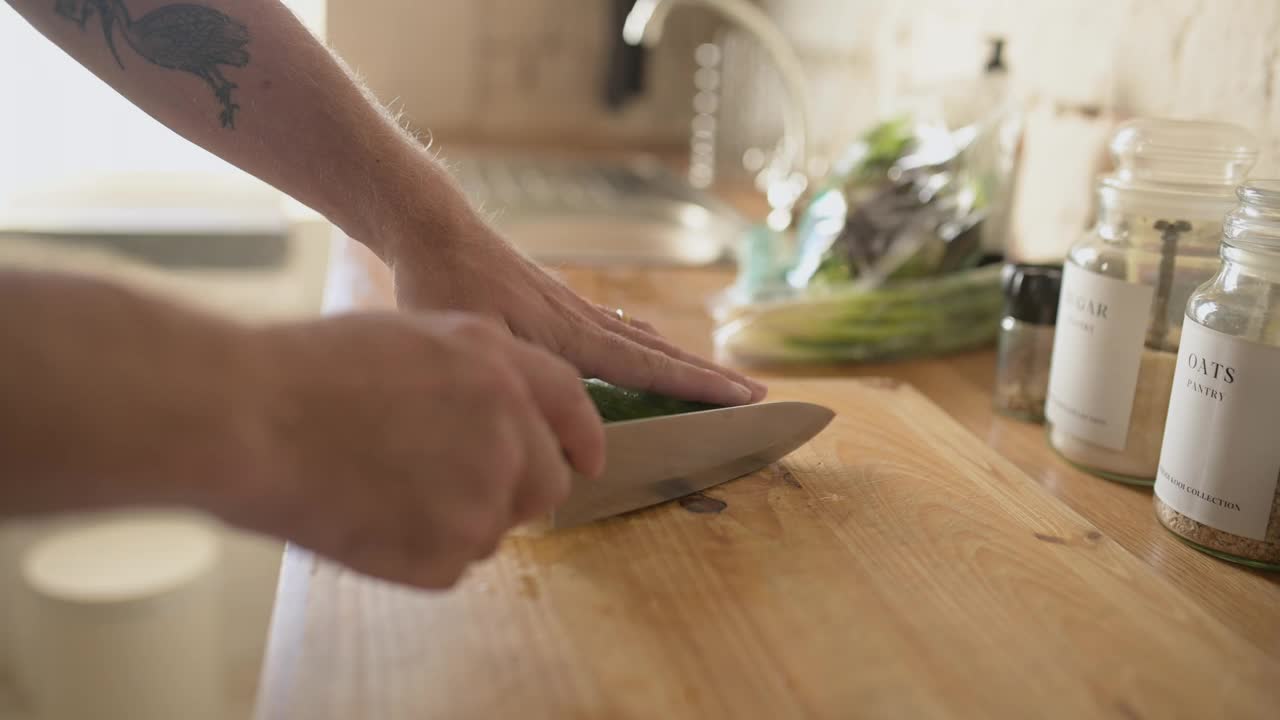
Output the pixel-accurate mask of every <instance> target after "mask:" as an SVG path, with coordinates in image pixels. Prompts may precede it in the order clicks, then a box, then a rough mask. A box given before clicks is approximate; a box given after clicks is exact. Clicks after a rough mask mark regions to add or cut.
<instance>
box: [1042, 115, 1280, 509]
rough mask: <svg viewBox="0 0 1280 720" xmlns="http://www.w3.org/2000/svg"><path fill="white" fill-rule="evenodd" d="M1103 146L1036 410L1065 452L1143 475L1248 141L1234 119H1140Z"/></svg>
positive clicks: (1136, 478)
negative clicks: (1100, 172)
mask: <svg viewBox="0 0 1280 720" xmlns="http://www.w3.org/2000/svg"><path fill="white" fill-rule="evenodd" d="M1111 153H1112V155H1113V156H1114V158H1115V170H1114V171H1113V172H1112V173H1111V174H1109V175H1107V176H1105V177H1103V178H1102V179H1101V181H1100V182H1099V187H1098V206H1099V209H1098V220H1097V223H1096V225H1095V227H1094V229H1093V231H1092V232H1090V233H1089V235H1088V236H1087V237H1086V238H1085V239H1084V240H1082V241H1080V242H1079V243H1077V244H1076V245H1075V246H1073V247H1072V248H1071V251H1070V252H1069V254H1068V256H1067V262H1066V264H1065V267H1064V268H1063V276H1062V297H1061V300H1060V302H1059V303H1058V319H1057V323H1056V336H1055V338H1054V344H1053V357H1052V360H1051V368H1050V373H1049V390H1048V400H1047V402H1046V405H1045V417H1046V419H1047V423H1046V424H1047V429H1048V435H1049V444H1050V445H1051V446H1052V447H1053V448H1054V450H1056V451H1057V452H1058V453H1059V454H1060V455H1062V456H1063V457H1064V458H1066V459H1067V460H1068V461H1070V462H1071V463H1073V464H1075V465H1077V466H1078V467H1081V468H1083V469H1085V470H1087V471H1089V472H1092V473H1094V474H1095V475H1099V476H1102V477H1105V478H1109V479H1112V480H1117V481H1121V482H1128V483H1133V484H1139V485H1151V484H1152V483H1154V482H1155V478H1156V468H1157V465H1158V463H1159V459H1160V445H1161V441H1162V439H1163V437H1164V424H1165V417H1166V414H1167V411H1168V407H1169V391H1170V388H1171V387H1172V385H1173V376H1174V370H1175V368H1176V367H1177V353H1178V347H1179V343H1180V340H1181V335H1182V316H1183V312H1184V310H1185V309H1186V305H1187V298H1188V297H1190V295H1191V293H1192V292H1193V291H1194V290H1195V289H1196V288H1197V287H1199V286H1200V285H1201V284H1203V283H1204V282H1205V281H1206V280H1208V279H1209V278H1210V277H1212V276H1213V274H1214V273H1215V272H1216V271H1217V269H1218V245H1219V243H1220V242H1221V238H1222V219H1223V217H1225V216H1226V214H1227V212H1229V211H1230V210H1231V208H1232V207H1233V206H1234V205H1235V188H1236V187H1237V186H1238V185H1239V184H1240V183H1241V182H1243V180H1244V177H1245V175H1246V174H1247V173H1248V171H1249V169H1250V168H1251V167H1252V166H1253V163H1254V162H1255V161H1256V160H1257V156H1258V151H1257V144H1256V141H1255V140H1254V138H1253V136H1252V135H1251V134H1250V133H1249V132H1248V131H1246V130H1244V129H1243V128H1239V127H1236V126H1234V125H1229V124H1224V123H1209V122H1191V121H1180V120H1161V119H1140V120H1134V121H1131V122H1129V123H1126V124H1124V125H1123V126H1121V127H1120V129H1119V130H1118V131H1117V132H1116V134H1115V136H1114V137H1113V139H1112V142H1111Z"/></svg>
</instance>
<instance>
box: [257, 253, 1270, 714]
mask: <svg viewBox="0 0 1280 720" xmlns="http://www.w3.org/2000/svg"><path fill="white" fill-rule="evenodd" d="M354 253H355V254H353V255H351V256H350V257H349V258H348V260H349V262H348V263H345V264H340V265H339V269H341V270H343V272H346V273H348V278H347V279H348V280H353V279H362V280H361V282H358V283H356V282H345V283H344V282H338V283H335V286H334V287H335V291H334V294H332V295H331V303H330V308H331V310H340V309H341V308H343V307H345V306H350V305H351V304H356V305H379V304H383V303H385V302H386V296H385V292H383V291H381V290H380V289H379V288H383V287H384V280H383V279H379V273H380V270H379V269H378V268H377V267H375V266H373V265H371V264H367V263H368V262H369V260H368V258H367V257H365V256H364V255H363V254H362V253H361V252H360V251H354ZM563 274H564V277H565V278H566V280H567V281H568V282H570V284H572V285H573V286H574V287H575V288H577V289H578V290H579V291H581V292H583V293H584V294H586V295H588V296H589V297H591V298H592V299H594V300H596V301H598V302H601V303H604V304H607V305H618V306H624V307H627V309H628V311H629V312H631V313H633V314H635V315H636V316H647V317H648V318H649V319H651V320H653V321H654V322H655V323H656V324H657V325H659V326H660V328H661V329H663V330H664V331H665V332H666V333H667V334H668V335H669V336H670V337H672V338H674V339H675V340H676V341H677V342H680V343H681V344H684V345H686V346H688V347H691V348H692V349H694V350H698V351H701V352H704V353H705V352H707V351H708V350H709V345H708V340H707V338H709V332H708V331H709V321H708V320H707V317H706V314H705V312H704V311H703V308H704V305H705V300H706V298H707V296H708V295H709V294H710V293H711V292H714V291H715V290H717V289H719V288H720V287H722V286H723V285H724V283H725V282H726V281H727V276H726V275H725V274H724V272H723V271H666V272H664V271H622V270H610V271H602V270H565V271H564V272H563ZM344 288H346V289H345V290H344ZM361 288H363V289H361ZM353 289H355V290H356V291H354V292H351V291H352V290H353ZM992 372H993V367H992V357H991V355H990V354H989V353H975V354H968V355H962V356H956V357H952V358H945V359H937V360H932V361H922V362H915V363H902V364H896V365H892V366H883V367H868V366H861V367H856V368H808V369H806V370H805V371H804V374H805V375H806V376H808V377H806V378H797V377H794V376H795V375H796V373H795V372H792V371H788V372H782V371H779V370H774V371H770V372H766V373H764V374H765V375H766V376H768V379H770V382H771V386H772V390H773V397H775V398H777V399H784V398H785V399H800V400H811V401H816V402H821V403H823V404H826V405H828V406H829V407H833V408H835V409H837V410H838V411H839V413H840V415H839V417H838V418H837V419H836V420H835V421H834V422H833V424H832V425H831V426H830V427H829V428H828V429H827V430H826V431H825V432H824V433H823V434H822V435H820V436H819V437H818V438H816V439H815V440H814V441H812V442H811V443H810V444H809V445H807V446H806V447H805V448H803V449H801V450H800V451H797V452H796V453H795V454H793V455H792V456H790V457H789V458H787V459H786V460H784V461H783V462H782V463H780V464H778V465H777V466H775V467H772V468H770V469H768V470H766V471H763V472H761V473H757V474H755V475H752V476H750V477H747V478H743V479H741V480H737V481H734V482H732V483H728V484H726V485H722V486H720V487H718V488H716V489H714V490H711V491H708V492H707V493H706V496H707V497H708V498H709V499H710V501H706V502H692V503H689V502H686V503H684V504H681V503H669V504H667V505H664V506H661V507H658V508H654V509H652V510H647V511H643V512H640V513H635V514H633V515H629V516H625V517H622V518H616V519H613V520H609V521H606V522H603V523H598V524H595V525H591V526H588V527H584V528H577V529H573V530H568V531H559V532H550V533H549V532H540V531H532V530H531V531H526V532H522V533H518V534H516V535H515V536H513V537H511V538H509V539H508V541H507V542H506V543H505V544H504V546H503V548H502V550H501V551H500V552H499V553H498V555H497V556H496V557H495V558H494V559H493V560H492V561H491V562H489V563H487V564H485V565H482V566H480V567H478V568H476V569H475V570H474V571H473V572H472V573H471V574H470V575H469V576H468V577H467V578H465V580H464V581H463V582H462V583H461V584H460V585H459V587H457V588H456V589H455V590H453V591H451V592H449V593H440V594H424V593H416V592H412V591H408V590H405V589H403V588H398V587H394V586H390V585H386V584H383V583H378V582H375V581H371V580H368V579H366V578H361V577H358V576H355V575H352V574H350V573H348V572H344V571H342V570H341V569H339V568H337V567H335V566H333V565H331V564H329V563H327V562H325V561H323V560H318V559H317V558H314V557H312V556H311V555H310V554H308V553H306V552H305V551H302V550H299V549H296V548H290V550H289V551H288V553H287V556H286V560H285V571H284V575H283V576H282V580H281V588H280V591H281V592H280V595H279V598H278V600H277V609H276V616H275V619H274V623H273V635H272V638H271V647H270V650H269V653H268V660H267V667H266V672H265V675H264V678H263V692H262V697H261V699H260V708H259V709H260V717H262V718H264V720H277V719H282V718H309V719H310V718H315V719H317V720H323V719H325V718H343V719H344V720H345V719H346V718H351V717H377V718H402V717H403V718H410V717H411V718H422V717H448V718H497V717H502V718H506V717H513V718H596V717H601V718H605V717H608V718H613V717H619V718H632V717H634V718H650V717H663V718H686V717H688V718H720V717H726V718H756V717H760V718H780V717H786V718H791V717H805V718H807V717H813V718H828V717H830V718H850V717H1063V718H1068V717H1069V718H1078V717H1115V718H1126V719H1127V718H1156V717H1160V718H1164V717H1246V718H1251V717H1257V718H1274V717H1276V715H1277V712H1280V711H1277V708H1280V583H1278V582H1277V579H1276V578H1275V576H1269V575H1265V574H1262V573H1257V572H1253V571H1250V570H1247V569H1244V568H1239V567H1236V566H1233V565H1230V564H1227V563H1223V562H1221V561H1218V560H1215V559H1213V558H1210V557H1207V556H1205V555H1202V554H1200V553H1198V552H1196V551H1194V550H1192V549H1191V548H1189V547H1187V546H1185V545H1183V544H1182V543H1180V542H1178V541H1177V540H1176V539H1175V538H1173V537H1172V536H1171V535H1170V534H1169V533H1167V532H1165V531H1164V530H1163V529H1162V528H1160V527H1159V525H1158V524H1157V523H1156V522H1155V520H1154V517H1153V514H1152V509H1151V496H1150V492H1149V491H1142V490H1138V489H1134V488H1130V487H1127V486H1121V485H1117V484H1114V483H1109V482H1107V481H1104V480H1100V479H1097V478H1094V477H1091V476H1088V475H1086V474H1084V473H1081V472H1079V471H1077V470H1075V469H1073V468H1071V467H1070V466H1069V465H1067V464H1065V463H1063V462H1062V461H1060V460H1059V459H1058V458H1057V457H1056V456H1055V455H1054V454H1053V453H1052V452H1051V451H1049V450H1048V448H1047V446H1046V444H1045V442H1044V437H1043V429H1042V428H1040V427H1038V426H1034V425H1027V424H1023V423H1018V422H1015V421H1012V420H1006V419H1003V418H1000V417H998V416H994V415H993V414H992V412H991V409H990V388H991V375H992ZM788 376H791V377H788ZM859 378H860V379H859ZM715 501H718V502H715ZM721 503H723V505H724V507H723V508H722V509H720V511H719V512H716V511H715V510H716V509H717V508H718V507H719V505H720V504H721Z"/></svg>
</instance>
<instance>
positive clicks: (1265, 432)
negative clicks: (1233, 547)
mask: <svg viewBox="0 0 1280 720" xmlns="http://www.w3.org/2000/svg"><path fill="white" fill-rule="evenodd" d="M1277 428H1280V349H1278V348H1273V347H1267V346H1266V345H1259V344H1257V343H1253V342H1249V341H1247V340H1241V339H1239V338H1234V337H1231V336H1230V335H1224V334H1223V333H1220V332H1217V331H1215V330H1210V329H1208V328H1206V327H1204V326H1203V325H1201V324H1199V323H1197V322H1193V321H1191V320H1187V321H1185V322H1184V323H1183V326H1182V343H1181V345H1180V346H1179V349H1178V369H1177V371H1176V372H1175V373H1174V376H1173V395H1172V396H1171V397H1170V400H1169V420H1168V422H1167V423H1166V424H1165V429H1164V445H1163V447H1162V448H1161V451H1160V472H1159V474H1158V476H1157V477H1156V488H1155V492H1156V495H1157V496H1159V498H1160V499H1161V500H1163V501H1164V503H1165V504H1166V505H1168V506H1169V507H1172V508H1173V509H1174V510H1177V511H1178V512H1180V513H1182V514H1183V515H1186V516H1187V517H1189V518H1191V519H1193V520H1196V521H1197V522H1201V523H1204V524H1205V525H1209V526H1211V527H1214V528H1217V529H1218V530H1223V531H1226V532H1229V533H1231V534H1232V535H1240V536H1243V537H1247V538H1253V539H1254V540H1265V539H1266V535H1267V523H1268V521H1269V520H1270V519H1271V503H1272V500H1273V499H1274V498H1275V494H1276V482H1277V477H1280V436H1278V435H1277V434H1276V429H1277Z"/></svg>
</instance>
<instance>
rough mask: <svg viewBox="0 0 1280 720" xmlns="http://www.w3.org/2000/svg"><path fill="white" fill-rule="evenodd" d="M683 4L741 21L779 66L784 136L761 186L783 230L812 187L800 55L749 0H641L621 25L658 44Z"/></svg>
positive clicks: (633, 38) (636, 40) (634, 39)
mask: <svg viewBox="0 0 1280 720" xmlns="http://www.w3.org/2000/svg"><path fill="white" fill-rule="evenodd" d="M680 3H684V4H688V5H702V6H704V7H708V8H711V9H713V10H715V11H717V12H719V13H720V14H722V15H724V16H725V17H726V18H728V19H729V20H732V21H733V22H735V23H737V24H738V25H740V26H741V27H742V28H743V29H744V30H746V31H747V32H748V33H749V34H750V35H751V36H752V37H754V38H755V39H756V40H757V41H758V42H759V43H760V45H761V47H763V48H764V50H765V52H766V53H767V54H768V55H769V58H770V59H771V60H772V61H773V63H774V65H775V66H776V67H777V68H778V71H779V73H780V75H781V77H782V84H783V86H784V90H785V92H786V94H787V95H788V101H787V102H784V103H783V105H782V131H783V137H782V139H781V141H780V142H779V147H778V150H777V151H776V152H775V153H774V156H773V162H771V163H770V165H769V166H768V167H766V168H765V170H764V171H763V172H764V173H765V174H766V175H765V177H764V183H763V185H764V188H765V193H766V196H767V198H768V201H769V206H770V208H772V211H771V212H770V215H769V225H770V227H773V228H774V229H775V230H782V229H785V228H786V227H788V226H790V224H791V220H792V210H793V207H794V205H795V203H796V201H797V200H798V199H799V197H800V196H801V194H802V193H803V192H804V191H805V189H806V188H807V187H808V172H807V171H808V167H807V166H808V135H809V98H808V84H807V82H806V81H805V75H804V70H803V68H802V66H801V64H800V59H799V57H798V56H797V55H796V53H795V50H794V49H793V48H792V47H791V44H790V42H788V40H787V38H786V36H785V35H783V33H782V31H781V30H780V29H779V28H778V26H777V25H776V24H775V23H774V22H773V20H772V19H770V18H769V16H768V15H767V14H765V12H764V11H763V10H761V9H760V8H758V7H756V6H755V5H752V4H751V3H749V2H747V1H746V0H637V2H636V4H635V6H634V7H633V8H632V10H631V13H630V14H629V15H628V16H627V19H626V23H625V24H624V26H623V29H622V36H623V39H624V40H625V41H626V42H627V43H629V44H631V45H644V46H645V47H655V46H656V45H657V44H658V43H659V42H661V40H662V30H663V27H664V26H665V24H666V21H667V17H668V16H669V15H670V14H671V10H672V9H673V8H674V6H676V5H677V4H680Z"/></svg>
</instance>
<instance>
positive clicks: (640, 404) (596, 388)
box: [582, 378, 720, 423]
mask: <svg viewBox="0 0 1280 720" xmlns="http://www.w3.org/2000/svg"><path fill="white" fill-rule="evenodd" d="M582 385H583V387H585V388H586V390H587V394H588V395H590V396H591V401H592V402H593V403H595V406H596V410H597V411H598V412H599V413H600V417H601V418H602V419H603V420H604V421H605V422H607V423H609V422H618V421H621V420H638V419H640V418H651V417H662V416H665V415H680V414H683V413H691V412H698V411H701V410H714V409H716V408H718V407H720V406H719V405H710V404H707V403H700V402H691V401H689V400H677V399H676V398H672V397H667V396H665V395H659V394H657V393H652V392H647V391H644V390H629V389H627V388H621V387H618V386H617V385H612V384H610V383H607V382H605V381H603V380H598V379H596V378H586V379H584V380H583V381H582Z"/></svg>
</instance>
